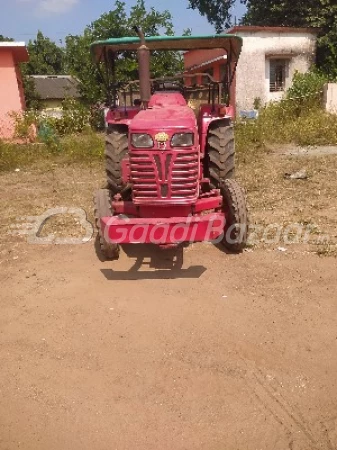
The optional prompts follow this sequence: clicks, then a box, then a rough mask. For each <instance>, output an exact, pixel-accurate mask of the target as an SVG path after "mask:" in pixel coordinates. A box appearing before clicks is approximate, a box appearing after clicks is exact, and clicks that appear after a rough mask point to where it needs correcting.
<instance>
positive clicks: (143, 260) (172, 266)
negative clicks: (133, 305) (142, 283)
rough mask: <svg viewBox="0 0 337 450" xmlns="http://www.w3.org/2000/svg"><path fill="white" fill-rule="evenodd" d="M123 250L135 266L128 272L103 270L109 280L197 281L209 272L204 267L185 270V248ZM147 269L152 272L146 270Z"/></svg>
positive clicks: (131, 246) (140, 246)
mask: <svg viewBox="0 0 337 450" xmlns="http://www.w3.org/2000/svg"><path fill="white" fill-rule="evenodd" d="M122 249H123V251H124V253H125V254H126V255H127V257H128V258H129V259H130V261H132V260H135V261H134V264H133V265H132V267H131V268H130V269H129V270H127V271H117V270H113V269H102V270H101V272H102V274H103V275H104V276H105V278H106V279H107V280H111V281H113V280H165V279H168V280H169V279H178V278H187V279H188V278H191V279H195V278H200V277H201V276H202V275H203V274H204V273H205V272H206V270H207V269H206V267H204V266H191V267H189V268H186V269H184V268H183V264H184V247H183V246H179V247H177V248H174V249H169V250H161V249H160V248H158V247H157V246H155V245H151V244H145V245H143V244H125V245H123V246H122ZM117 264H118V263H117ZM144 268H145V270H144ZM147 268H148V269H150V270H146V269H147Z"/></svg>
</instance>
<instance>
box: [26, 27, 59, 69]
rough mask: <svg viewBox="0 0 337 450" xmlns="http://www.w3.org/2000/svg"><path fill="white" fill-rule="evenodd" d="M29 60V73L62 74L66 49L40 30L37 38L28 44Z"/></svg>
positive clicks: (27, 65)
mask: <svg viewBox="0 0 337 450" xmlns="http://www.w3.org/2000/svg"><path fill="white" fill-rule="evenodd" d="M27 49H28V53H29V62H28V63H27V64H26V66H25V73H26V74H27V75H60V74H62V73H63V69H64V50H63V49H62V48H61V47H59V46H58V45H56V44H55V42H53V41H51V40H50V39H49V38H48V37H45V36H44V35H43V33H42V32H41V31H38V33H37V36H36V39H34V40H33V41H32V40H30V41H29V42H28V45H27Z"/></svg>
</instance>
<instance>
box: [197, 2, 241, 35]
mask: <svg viewBox="0 0 337 450" xmlns="http://www.w3.org/2000/svg"><path fill="white" fill-rule="evenodd" d="M234 4H235V0H189V7H190V8H191V9H197V10H198V11H199V12H200V14H201V15H202V16H206V18H207V20H208V22H209V23H210V24H212V25H214V27H215V30H216V31H217V33H220V32H221V31H223V30H224V29H225V28H228V27H230V26H231V14H230V9H231V8H232V6H234ZM191 27H192V29H193V24H191Z"/></svg>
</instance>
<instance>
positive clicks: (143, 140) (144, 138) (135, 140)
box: [131, 133, 153, 148]
mask: <svg viewBox="0 0 337 450" xmlns="http://www.w3.org/2000/svg"><path fill="white" fill-rule="evenodd" d="M131 143H132V145H133V146H134V147H136V148H151V147H153V139H152V137H151V136H150V135H149V134H145V133H132V134H131Z"/></svg>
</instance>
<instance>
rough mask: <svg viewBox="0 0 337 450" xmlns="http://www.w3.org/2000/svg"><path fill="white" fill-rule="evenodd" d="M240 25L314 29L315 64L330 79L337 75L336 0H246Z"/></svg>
mask: <svg viewBox="0 0 337 450" xmlns="http://www.w3.org/2000/svg"><path fill="white" fill-rule="evenodd" d="M245 3H246V5H247V8H248V10H247V14H246V15H245V16H244V18H243V21H242V23H243V24H245V25H258V26H278V27H280V26H289V27H316V28H319V29H320V32H319V36H318V48H317V65H318V67H319V68H321V69H322V70H323V71H324V72H325V73H326V74H328V75H329V76H330V77H331V78H333V77H336V76H337V27H336V23H337V3H336V0H297V1H294V0H273V1H269V2H265V0H245Z"/></svg>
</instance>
